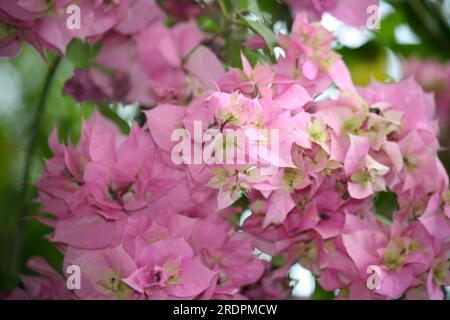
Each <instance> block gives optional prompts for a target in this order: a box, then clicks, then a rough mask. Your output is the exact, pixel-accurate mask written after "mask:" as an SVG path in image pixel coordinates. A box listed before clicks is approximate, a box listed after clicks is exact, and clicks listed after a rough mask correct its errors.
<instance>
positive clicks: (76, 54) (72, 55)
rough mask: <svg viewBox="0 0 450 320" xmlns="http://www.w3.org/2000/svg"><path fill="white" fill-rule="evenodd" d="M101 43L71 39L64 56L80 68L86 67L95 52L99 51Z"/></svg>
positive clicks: (94, 55) (95, 54) (93, 57)
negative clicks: (91, 43)
mask: <svg viewBox="0 0 450 320" xmlns="http://www.w3.org/2000/svg"><path fill="white" fill-rule="evenodd" d="M100 49H101V44H100V43H96V44H93V45H90V44H89V43H85V42H83V41H81V40H80V39H77V38H75V39H73V40H72V41H71V42H70V43H69V45H68V46H67V52H66V57H67V58H68V59H70V60H71V61H72V62H73V64H74V65H75V66H76V67H77V68H80V69H85V68H88V67H89V66H90V65H91V63H92V61H93V60H94V59H95V57H96V56H97V54H98V53H99V52H100Z"/></svg>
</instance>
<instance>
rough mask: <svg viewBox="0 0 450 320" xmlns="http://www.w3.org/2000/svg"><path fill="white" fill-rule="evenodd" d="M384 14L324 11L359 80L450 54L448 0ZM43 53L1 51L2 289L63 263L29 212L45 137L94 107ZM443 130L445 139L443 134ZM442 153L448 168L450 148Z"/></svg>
mask: <svg viewBox="0 0 450 320" xmlns="http://www.w3.org/2000/svg"><path fill="white" fill-rule="evenodd" d="M239 2H243V1H239ZM251 2H252V3H257V4H258V5H259V10H261V11H262V12H263V13H264V16H265V17H266V18H267V22H268V24H271V26H272V27H273V29H274V30H275V31H279V30H281V31H283V30H284V31H287V30H289V28H290V24H291V22H292V20H291V19H290V18H289V17H290V15H289V12H288V11H287V10H288V9H287V7H286V6H285V5H281V4H279V3H278V2H276V1H266V0H259V1H251ZM381 14H382V18H383V19H382V22H381V28H380V29H379V30H375V31H369V30H358V29H355V28H349V27H346V26H343V25H342V24H341V23H339V22H338V21H336V20H335V19H334V18H332V17H331V16H328V15H325V16H324V18H323V19H322V22H323V23H324V25H325V26H326V27H327V28H328V29H330V30H332V31H333V33H334V34H335V35H336V36H337V38H338V45H337V50H338V51H339V52H340V53H341V54H342V55H343V57H344V60H345V61H346V63H347V65H348V66H349V68H350V69H351V72H352V76H353V79H354V82H355V83H356V84H359V85H366V84H367V83H369V82H370V80H371V79H372V78H375V79H377V80H380V81H398V80H400V79H401V78H402V72H401V67H400V64H399V57H402V56H403V57H410V56H419V57H422V58H424V59H427V58H436V59H439V60H440V61H442V62H446V61H447V60H448V59H449V58H450V24H449V20H450V1H431V0H429V1H428V0H406V1H401V0H398V1H396V0H390V1H382V2H381ZM280 20H283V21H284V22H280ZM199 23H200V24H201V25H202V26H203V27H204V28H208V26H210V24H211V21H207V20H204V19H203V18H200V19H199ZM240 50H241V47H240V45H239V43H231V44H229V47H227V48H226V50H225V53H226V54H227V55H228V58H229V59H231V61H234V62H236V64H239V61H240V58H239V53H240ZM246 53H247V51H246ZM45 59H46V60H47V61H45V60H44V59H43V57H42V56H40V55H39V54H38V53H37V52H36V51H35V50H34V49H33V48H31V47H29V46H28V45H24V46H23V49H22V51H21V53H20V54H19V55H18V56H17V57H15V58H13V59H0V292H3V291H5V290H7V289H9V288H13V287H14V286H16V285H17V284H18V281H19V280H18V277H17V274H18V273H19V272H23V273H26V272H27V271H26V270H25V267H24V265H25V262H26V260H27V259H28V258H29V257H31V256H33V255H41V256H43V257H45V258H46V259H47V261H49V263H50V264H51V265H53V266H54V267H55V268H56V269H57V270H60V266H61V262H62V255H61V254H60V253H59V252H58V250H57V249H56V248H55V247H54V246H53V245H51V244H50V243H49V242H48V241H47V240H46V239H45V235H46V234H48V233H49V232H50V228H48V227H46V226H44V225H42V224H41V223H39V222H37V221H36V220H33V219H32V218H30V217H32V216H34V215H36V214H37V212H38V210H39V204H38V203H37V202H36V201H35V197H36V190H35V188H34V187H33V183H34V182H35V181H36V179H37V178H38V176H39V173H40V171H41V170H42V167H43V162H44V160H43V159H45V158H49V157H51V151H50V149H49V147H48V144H47V138H48V136H49V134H50V133H51V132H52V130H53V129H54V128H58V131H59V137H60V138H61V139H63V140H66V141H67V140H69V139H70V140H72V141H76V140H77V139H78V137H79V134H80V126H81V119H82V117H83V116H87V115H88V114H89V113H90V112H91V111H92V108H93V106H92V105H80V104H79V103H76V102H75V101H74V100H73V99H72V98H71V97H68V96H64V95H63V94H62V88H63V85H64V82H65V81H66V80H67V79H68V78H70V76H71V74H72V72H73V69H74V65H73V63H72V62H71V61H70V60H69V59H67V58H63V59H62V60H60V61H58V59H57V58H56V57H55V56H51V55H47V56H46V57H45ZM45 83H47V84H48V86H46V85H45ZM448 89H449V90H450V88H448ZM447 132H448V131H447ZM441 138H442V143H443V145H446V146H448V145H449V141H448V138H447V135H445V134H443V136H442V137H441ZM440 156H441V157H442V159H443V160H444V162H445V164H446V165H447V168H449V167H450V154H449V152H447V151H445V150H444V151H442V152H441V154H440ZM26 168H28V170H27V169H26ZM24 217H28V218H26V219H24ZM331 296H332V295H331ZM327 297H330V294H329V293H326V292H323V291H322V290H320V288H316V292H315V294H314V296H313V298H327Z"/></svg>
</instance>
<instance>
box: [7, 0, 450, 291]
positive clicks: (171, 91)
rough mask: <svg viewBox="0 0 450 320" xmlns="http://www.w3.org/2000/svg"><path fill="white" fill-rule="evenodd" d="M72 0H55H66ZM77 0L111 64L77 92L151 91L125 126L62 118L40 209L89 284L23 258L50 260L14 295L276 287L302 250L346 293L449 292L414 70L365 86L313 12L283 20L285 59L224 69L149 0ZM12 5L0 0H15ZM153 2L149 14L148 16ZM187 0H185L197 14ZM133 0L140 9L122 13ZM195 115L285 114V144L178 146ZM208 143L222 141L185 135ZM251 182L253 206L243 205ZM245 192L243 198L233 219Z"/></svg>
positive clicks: (225, 119) (449, 232) (436, 177)
mask: <svg viewBox="0 0 450 320" xmlns="http://www.w3.org/2000/svg"><path fill="white" fill-rule="evenodd" d="M66 2H67V1H56V3H57V4H59V3H61V8H63V7H64V5H66ZM19 3H22V4H26V3H28V4H30V6H29V7H26V8H25V9H26V10H28V11H32V10H31V9H32V8H33V9H35V8H36V7H35V6H31V4H32V3H35V2H34V1H19ZM42 3H43V2H42ZM81 3H82V5H85V6H86V8H91V10H92V11H91V12H92V19H94V18H95V19H97V18H98V19H100V20H96V22H95V25H96V28H95V30H85V31H84V32H90V31H92V32H93V33H91V34H83V38H85V39H88V40H92V39H94V38H101V39H102V41H103V43H104V45H103V48H102V51H101V52H100V55H99V57H98V58H97V59H98V64H101V65H103V66H106V67H107V68H110V69H113V70H114V71H115V72H114V76H112V77H111V76H109V77H107V76H106V75H105V74H102V73H101V72H100V71H99V70H95V69H93V68H91V69H88V70H83V71H80V72H79V73H77V74H75V76H74V78H73V79H72V80H71V81H70V82H69V84H68V86H67V87H66V89H67V90H68V91H69V92H71V93H73V94H74V95H75V96H77V98H79V99H81V100H83V99H104V98H105V97H107V98H108V99H112V100H114V99H116V100H121V101H125V102H127V101H128V102H129V101H138V102H140V103H141V104H143V105H145V104H147V105H157V106H156V107H155V108H152V109H150V110H149V111H145V115H146V119H147V121H146V123H145V125H144V126H142V127H140V126H138V125H133V126H132V128H131V132H130V134H129V135H124V134H122V133H121V132H120V130H119V129H118V128H117V127H116V126H115V125H114V124H112V123H111V122H109V121H108V120H106V119H104V118H103V117H102V116H100V115H99V114H97V113H95V114H94V116H92V117H91V118H90V119H89V120H87V121H86V122H85V123H84V124H83V128H82V137H81V141H80V142H79V144H78V145H77V146H71V145H69V146H65V145H62V144H60V143H58V141H57V139H56V134H54V135H53V136H52V138H51V141H50V145H51V148H52V150H53V152H54V157H53V158H52V159H50V160H48V161H47V163H46V167H45V170H44V172H43V173H42V175H41V178H40V179H39V181H38V183H37V187H38V189H39V200H40V202H41V203H42V211H43V212H47V213H50V214H51V217H50V218H49V217H48V216H42V217H40V220H41V221H42V222H44V223H46V224H48V225H51V226H52V227H54V232H53V233H52V234H51V235H50V236H49V240H50V241H52V242H54V243H55V244H56V245H57V246H58V247H59V248H60V249H61V250H62V251H63V252H64V255H65V259H64V266H63V270H66V267H68V266H70V265H76V266H79V267H80V270H81V288H80V289H74V290H69V289H68V288H67V286H66V281H65V280H64V279H63V278H62V277H61V276H60V275H59V274H57V273H56V272H55V271H52V270H51V269H50V268H49V267H48V266H47V265H46V263H45V261H43V260H42V259H41V258H33V259H32V260H30V263H29V267H30V268H31V269H33V270H35V271H37V272H38V273H40V276H35V277H23V279H22V280H23V285H24V289H16V290H15V291H14V292H13V293H12V294H11V296H10V298H31V299H42V298H44V299H48V298H56V299H67V298H74V299H77V298H81V299H109V298H113V299H114V298H120V299H167V298H169V299H170V298H172V299H236V298H238V299H239V298H240V299H243V298H251V299H269V298H276V299H281V298H285V297H288V296H289V294H290V289H291V288H290V287H289V281H288V270H289V268H290V267H291V266H292V265H293V264H294V263H297V262H298V263H300V264H301V265H302V266H304V267H306V268H308V269H309V270H310V271H311V272H312V273H313V274H314V276H315V277H316V279H317V281H318V283H319V284H320V285H321V287H322V288H324V289H325V290H328V291H333V290H335V292H336V294H337V298H349V299H397V298H407V299H414V298H430V299H442V298H443V297H444V291H443V287H444V286H445V285H449V284H450V273H449V262H448V258H449V254H450V193H449V189H448V187H449V186H448V184H449V181H448V177H447V174H446V172H445V170H444V168H443V166H442V164H441V162H440V161H439V159H438V157H437V151H438V150H439V143H438V141H437V138H436V137H437V135H438V130H439V126H438V122H437V120H436V118H435V106H434V100H433V97H432V96H431V95H430V94H427V93H425V92H424V91H423V90H422V89H421V87H420V86H419V85H417V84H416V82H415V81H414V80H413V79H407V80H404V81H402V82H399V83H395V84H379V83H373V84H371V85H370V86H369V87H367V88H356V87H354V86H353V84H352V81H351V78H350V76H349V73H348V71H347V69H346V66H345V65H344V63H343V62H342V60H341V58H340V56H339V55H338V54H336V53H335V52H333V51H332V49H331V45H332V42H333V41H334V38H333V36H332V35H331V34H330V33H329V32H328V31H327V30H325V29H324V28H323V27H321V26H320V24H318V23H309V22H308V21H307V18H306V16H305V15H299V16H297V18H296V19H295V22H294V24H293V27H292V30H291V33H290V35H280V36H279V39H278V43H279V46H280V47H281V48H282V49H283V50H284V55H283V56H281V57H280V58H279V59H278V61H277V62H276V63H275V64H273V65H268V64H267V65H260V64H257V65H256V66H255V67H252V66H251V65H250V64H249V62H248V61H247V59H246V58H245V57H244V56H242V64H243V69H242V70H241V69H230V70H229V71H228V72H226V73H225V72H224V69H223V67H222V64H221V62H220V61H219V59H218V58H217V57H216V56H215V54H214V52H213V51H212V50H211V49H210V48H208V47H207V46H205V45H203V44H202V43H204V41H207V40H208V41H211V42H212V43H213V44H214V41H215V40H214V39H207V37H206V36H205V35H203V34H202V33H201V32H200V31H199V29H198V28H197V26H196V25H195V23H193V22H179V23H177V24H175V26H174V27H172V28H168V27H165V26H164V25H163V23H162V18H161V17H162V13H161V12H160V11H159V9H158V8H157V7H156V5H155V4H154V3H153V1H140V0H135V1H133V0H129V1H113V2H111V3H110V4H108V10H106V11H105V8H104V6H105V5H103V4H97V2H96V1H84V2H83V1H81ZM190 5H191V7H192V4H190ZM1 6H3V7H1ZM1 6H0V13H2V10H3V11H5V8H4V6H7V4H6V2H2V4H1ZM89 6H90V7H89ZM141 6H142V7H141ZM146 6H152V8H153V9H152V11H151V12H154V13H155V15H154V16H153V17H151V18H150V17H149V16H148V15H145V19H144V17H142V16H141V15H140V13H141V11H142V10H144V9H145V8H146ZM191 7H188V8H187V9H186V8H185V9H184V10H181V9H180V10H179V11H177V12H193V14H196V12H197V11H195V10H193V9H192V8H191ZM124 8H126V10H128V13H129V16H131V17H133V19H131V18H130V19H125V18H123V15H122V14H121V12H122V10H125V9H124ZM130 8H131V9H130ZM189 8H191V9H189ZM8 9H9V10H11V11H7V12H13V11H12V9H11V8H8ZM16 9H17V8H16ZM25 9H24V8H23V7H21V8H20V10H22V11H21V13H23V10H25ZM37 9H39V8H36V10H37ZM134 9H136V10H135V11H134ZM61 10H62V9H61ZM97 10H101V12H102V14H98V12H97ZM126 10H125V11H126ZM14 12H16V11H14ZM105 12H106V13H108V14H107V15H104V13H105ZM97 14H98V15H97ZM134 15H135V16H134ZM30 16H32V17H36V16H38V15H36V14H34V12H31V13H30ZM20 17H21V18H23V16H22V15H20ZM14 18H15V19H18V17H17V16H15V17H14ZM35 19H38V20H39V21H38V25H39V26H40V28H39V29H35V30H38V31H37V33H33V39H34V40H35V42H34V43H35V44H36V43H42V41H46V43H47V44H49V45H50V47H55V48H57V49H60V51H61V52H63V51H64V48H65V45H66V44H67V43H68V40H66V38H65V36H63V35H61V37H60V38H58V37H48V38H46V37H45V34H46V32H45V31H46V30H48V32H50V30H54V28H52V27H50V26H49V24H50V22H48V21H46V20H48V19H50V18H48V19H47V18H46V17H44V18H42V17H39V18H35ZM51 19H55V18H54V16H53V18H51ZM23 21H25V22H26V21H28V20H25V19H22V22H23ZM53 22H54V21H53ZM30 23H31V22H30ZM46 26H47V27H46ZM47 28H48V29H47ZM56 29H58V28H56ZM21 30H23V29H21V28H20V27H18V28H16V31H15V32H18V33H19V34H20V32H22V31H21ZM28 32H30V31H29V30H27V31H26V32H25V34H28ZM52 32H53V31H52ZM130 35H132V36H130ZM72 36H73V35H69V36H68V37H69V38H70V37H72ZM36 37H38V38H36ZM36 39H38V40H36ZM52 40H58V41H61V42H59V43H50V42H51V41H52ZM36 41H37V42H36ZM12 43H13V42H11V45H12ZM14 43H15V42H14ZM124 79H125V80H126V81H125V80H124ZM125 84H127V85H128V86H126V85H125ZM330 87H333V88H334V91H339V96H338V97H337V98H336V97H331V96H330V94H329V92H330V90H329V88H330ZM195 122H200V123H201V124H202V130H204V131H206V130H208V129H217V131H218V132H219V133H220V135H221V136H222V137H225V136H226V135H227V130H233V131H234V132H236V131H238V132H249V131H248V129H254V128H257V129H270V130H274V129H276V130H277V132H279V141H278V142H279V146H278V147H279V150H280V153H279V154H278V156H277V157H270V156H269V157H267V156H266V155H267V154H257V162H256V164H251V165H245V164H220V163H215V164H201V163H200V164H188V163H184V164H178V165H177V164H174V163H173V161H172V157H171V155H172V151H173V148H174V146H175V145H176V142H174V141H172V139H171V135H172V133H173V132H174V130H175V129H179V128H184V129H186V130H187V131H188V132H192V131H193V130H194V123H195ZM191 136H194V134H193V132H192V135H191ZM245 138H246V140H247V142H248V143H252V144H258V143H262V142H261V141H260V140H258V139H256V138H255V137H253V136H251V135H250V136H246V137H245ZM218 141H221V142H223V140H220V139H219V140H218ZM266 142H267V141H266ZM208 143H209V144H214V143H218V142H217V140H214V141H209V142H204V141H195V140H193V141H192V146H193V148H194V149H195V148H205V147H207V146H208ZM223 148H224V149H225V150H224V152H225V153H226V151H227V150H226V148H227V145H226V144H223ZM388 190H389V191H390V192H393V193H395V194H396V197H397V202H398V210H397V211H395V212H394V213H393V215H392V219H389V218H384V219H381V218H380V217H379V216H378V215H377V214H376V213H375V208H374V198H375V197H376V195H377V194H378V193H379V192H384V191H388ZM242 197H246V198H248V201H249V204H248V205H247V206H245V207H242V206H236V205H234V206H232V205H233V203H235V202H236V201H237V200H239V199H240V198H242ZM245 209H248V210H247V212H250V216H249V217H246V219H240V221H239V217H240V215H241V213H242V211H243V210H245ZM261 253H265V254H266V255H265V256H266V257H272V262H274V261H275V260H276V261H283V263H281V265H277V266H275V264H274V263H271V262H270V261H267V259H260V258H261V257H260V256H259V255H260V254H261ZM368 267H372V268H373V267H375V268H376V269H377V270H378V271H377V276H378V277H379V284H380V285H379V286H377V287H376V288H371V287H370V286H368V285H367V280H368V278H369V276H370V275H371V273H368Z"/></svg>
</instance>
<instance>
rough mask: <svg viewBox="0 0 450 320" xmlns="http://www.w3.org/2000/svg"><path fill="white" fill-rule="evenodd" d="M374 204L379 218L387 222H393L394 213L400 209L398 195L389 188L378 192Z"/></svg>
mask: <svg viewBox="0 0 450 320" xmlns="http://www.w3.org/2000/svg"><path fill="white" fill-rule="evenodd" d="M373 204H374V207H375V214H376V216H377V218H378V219H379V220H381V221H382V222H384V223H387V224H390V223H391V222H392V214H393V213H394V212H395V211H397V210H398V209H400V207H399V205H398V202H397V195H396V194H395V193H394V192H392V191H389V190H388V191H383V192H379V193H377V195H376V196H375V198H374V200H373Z"/></svg>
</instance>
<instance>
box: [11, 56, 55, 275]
mask: <svg viewBox="0 0 450 320" xmlns="http://www.w3.org/2000/svg"><path fill="white" fill-rule="evenodd" d="M60 62H61V58H59V57H57V58H56V59H55V60H54V61H53V62H50V63H49V68H48V71H47V74H46V76H45V79H44V86H43V88H42V94H41V96H40V98H39V101H38V104H37V107H36V112H35V114H34V118H33V120H32V123H31V137H30V140H29V141H28V145H27V149H26V153H25V164H24V171H23V178H22V190H21V194H20V201H21V209H20V212H19V218H18V221H17V223H18V224H17V232H16V241H15V243H14V246H15V247H14V250H13V259H11V261H12V265H11V270H12V271H13V272H17V268H18V265H19V259H20V257H21V253H22V249H23V248H22V246H23V241H24V235H25V227H26V222H27V220H26V217H27V216H28V214H29V203H28V189H29V184H30V181H29V180H30V173H31V166H32V163H33V154H34V151H35V148H36V142H37V138H38V133H39V128H40V126H41V122H42V118H43V115H44V112H45V106H46V104H47V100H48V96H49V94H50V91H51V88H52V84H53V82H54V79H55V75H56V73H57V70H58V66H59V65H60Z"/></svg>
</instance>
